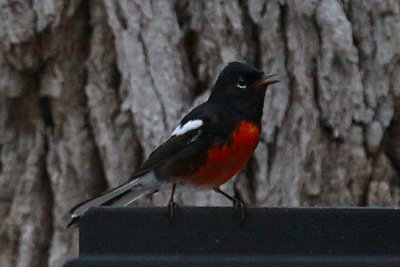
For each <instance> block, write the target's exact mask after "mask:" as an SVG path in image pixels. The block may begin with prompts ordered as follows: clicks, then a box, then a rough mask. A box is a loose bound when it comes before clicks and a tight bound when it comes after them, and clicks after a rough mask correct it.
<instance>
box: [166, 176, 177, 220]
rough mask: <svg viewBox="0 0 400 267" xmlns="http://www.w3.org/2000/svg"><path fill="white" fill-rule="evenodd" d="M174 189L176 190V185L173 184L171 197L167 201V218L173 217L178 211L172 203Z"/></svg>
mask: <svg viewBox="0 0 400 267" xmlns="http://www.w3.org/2000/svg"><path fill="white" fill-rule="evenodd" d="M175 188H176V184H174V185H173V186H172V192H171V197H170V198H169V201H168V216H169V217H170V218H172V217H174V215H175V213H176V212H177V210H178V205H177V204H176V203H175V202H174V194H175Z"/></svg>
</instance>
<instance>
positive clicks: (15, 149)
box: [0, 0, 400, 266]
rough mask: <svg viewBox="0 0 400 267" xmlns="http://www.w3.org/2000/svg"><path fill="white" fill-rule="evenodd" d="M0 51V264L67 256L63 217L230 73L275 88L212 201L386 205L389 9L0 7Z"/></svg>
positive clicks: (124, 2)
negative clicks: (258, 128) (242, 162)
mask: <svg viewBox="0 0 400 267" xmlns="http://www.w3.org/2000/svg"><path fill="white" fill-rule="evenodd" d="M0 52H1V53H0V218H1V223H0V266H46V265H48V266H60V265H62V263H63V262H65V260H66V259H68V258H71V257H73V256H76V255H77V251H78V244H77V242H78V235H77V230H75V229H68V230H66V229H65V225H66V223H67V221H68V220H69V214H68V211H69V209H70V208H71V207H72V206H74V205H75V204H76V203H78V202H80V201H83V200H85V199H87V198H89V197H93V196H95V195H96V194H98V193H100V192H101V191H103V190H106V189H107V188H110V187H114V186H116V185H118V184H120V183H122V182H124V181H126V180H127V179H129V176H130V175H131V174H132V172H134V171H135V169H136V168H138V166H139V165H140V164H141V162H142V161H143V160H144V159H145V158H146V157H147V156H148V155H149V153H150V152H151V151H152V150H153V149H154V148H155V147H156V146H157V145H158V144H160V143H161V142H162V141H163V140H165V139H166V138H167V137H168V135H169V134H170V132H171V131H172V129H173V128H174V127H175V126H176V124H177V122H178V121H179V120H180V119H181V118H182V116H183V115H184V114H185V113H186V112H187V111H189V110H190V108H192V107H193V106H195V105H197V104H199V103H201V102H202V101H204V100H206V98H207V96H208V94H209V88H210V87H211V86H212V84H213V82H214V81H215V79H216V75H217V74H218V72H219V71H220V70H221V68H222V67H223V66H224V65H225V64H227V63H228V62H230V61H234V60H238V61H246V62H249V63H251V64H253V65H255V66H257V67H260V68H263V69H264V70H267V71H269V72H276V73H278V74H279V77H280V80H281V82H280V83H278V84H276V85H274V86H273V87H271V89H270V90H269V91H268V92H267V97H266V100H265V108H264V117H263V133H262V140H261V142H260V144H259V146H258V148H257V150H256V152H255V156H254V157H253V159H252V160H251V161H250V162H249V164H248V166H247V167H246V168H245V169H244V170H243V171H242V172H241V173H240V174H239V175H237V177H236V178H235V179H233V180H232V181H229V182H228V183H227V184H226V185H224V189H226V190H227V191H228V192H231V193H236V194H237V195H239V196H240V197H242V198H244V199H245V201H247V202H248V203H250V204H251V205H256V206H314V205H318V206H398V205H399V201H400V183H399V172H400V137H399V136H400V1H398V0H382V1H378V0H373V1H372V0H371V1H361V0H346V1H338V0H321V1H313V0H307V1H296V0H287V1H284V0H282V1H259V0H249V1H245V0H238V1H212V0H209V1H196V0H170V1H128V0H115V1H79V0H74V1H66V0H64V1H54V0H49V1H39V0H34V1H29V0H19V1H11V0H10V1H9V0H0ZM168 195H169V192H160V193H158V194H155V195H154V196H149V197H146V198H144V199H142V200H140V201H138V202H137V203H136V204H137V205H165V204H166V202H167V199H168ZM177 200H178V203H179V204H182V205H229V204H230V203H229V202H228V201H226V200H225V199H221V197H220V196H218V195H216V194H215V193H213V192H195V193H194V192H178V195H177Z"/></svg>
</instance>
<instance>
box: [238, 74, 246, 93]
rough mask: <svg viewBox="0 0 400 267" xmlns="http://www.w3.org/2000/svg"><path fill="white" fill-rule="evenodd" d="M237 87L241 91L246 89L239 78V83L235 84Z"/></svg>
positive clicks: (243, 82)
mask: <svg viewBox="0 0 400 267" xmlns="http://www.w3.org/2000/svg"><path fill="white" fill-rule="evenodd" d="M237 87H238V88H240V89H242V90H244V89H246V87H247V85H246V83H245V81H244V80H243V79H242V78H241V77H240V78H239V81H238V83H237Z"/></svg>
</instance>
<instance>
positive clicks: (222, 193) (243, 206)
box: [214, 187, 247, 223]
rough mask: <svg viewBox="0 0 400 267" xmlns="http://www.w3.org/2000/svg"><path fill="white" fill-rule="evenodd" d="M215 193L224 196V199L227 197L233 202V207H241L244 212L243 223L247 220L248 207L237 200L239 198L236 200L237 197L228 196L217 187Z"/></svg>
mask: <svg viewBox="0 0 400 267" xmlns="http://www.w3.org/2000/svg"><path fill="white" fill-rule="evenodd" d="M214 191H215V192H217V193H218V194H221V195H223V196H224V197H226V198H227V199H229V200H230V201H232V203H233V205H234V206H235V207H236V208H237V207H240V210H241V212H242V223H243V222H244V220H245V219H246V213H247V206H246V204H245V203H244V202H243V201H241V200H239V199H237V198H235V197H232V196H230V195H228V194H227V193H225V192H224V191H222V190H221V189H219V188H218V187H217V188H214Z"/></svg>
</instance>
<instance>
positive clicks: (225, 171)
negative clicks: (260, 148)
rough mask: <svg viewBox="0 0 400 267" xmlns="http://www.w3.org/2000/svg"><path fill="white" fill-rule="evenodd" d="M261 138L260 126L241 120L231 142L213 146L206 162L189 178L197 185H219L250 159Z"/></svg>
mask: <svg viewBox="0 0 400 267" xmlns="http://www.w3.org/2000/svg"><path fill="white" fill-rule="evenodd" d="M259 140H260V129H259V127H258V126H256V125H255V124H252V123H250V122H245V121H243V122H241V123H240V124H239V125H238V127H237V128H236V130H235V131H234V133H233V134H232V136H231V140H230V141H231V142H229V143H228V144H224V145H216V146H214V147H211V149H210V150H209V151H208V157H207V161H206V162H205V164H204V165H203V166H202V167H201V168H200V169H198V170H197V171H196V172H195V173H192V174H190V175H189V176H188V177H187V179H188V180H191V181H192V183H193V184H195V185H197V186H201V187H219V186H220V185H222V184H224V183H225V182H226V181H228V180H229V179H230V178H232V176H234V175H235V174H236V173H238V172H239V171H240V169H242V168H243V166H244V165H245V164H246V163H247V162H248V161H249V159H250V157H251V156H252V155H253V152H254V149H255V148H256V147H257V144H258V141H259ZM185 180H186V179H185Z"/></svg>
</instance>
